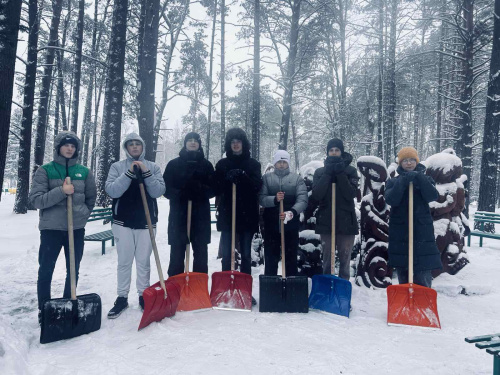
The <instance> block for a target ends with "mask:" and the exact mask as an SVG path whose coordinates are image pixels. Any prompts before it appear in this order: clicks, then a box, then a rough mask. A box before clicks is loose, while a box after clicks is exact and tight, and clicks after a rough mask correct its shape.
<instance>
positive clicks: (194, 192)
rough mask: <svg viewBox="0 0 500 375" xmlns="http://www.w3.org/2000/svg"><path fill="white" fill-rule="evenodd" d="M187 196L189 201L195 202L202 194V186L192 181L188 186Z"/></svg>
mask: <svg viewBox="0 0 500 375" xmlns="http://www.w3.org/2000/svg"><path fill="white" fill-rule="evenodd" d="M185 189H186V196H187V198H188V199H189V200H194V199H195V198H197V197H198V196H199V195H200V194H201V184H200V183H199V182H198V181H196V180H191V181H189V182H188V183H187V184H186V188H185Z"/></svg>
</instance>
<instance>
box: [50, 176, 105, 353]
mask: <svg viewBox="0 0 500 375" xmlns="http://www.w3.org/2000/svg"><path fill="white" fill-rule="evenodd" d="M66 182H67V183H68V184H71V179H70V178H69V177H66ZM67 211H68V245H69V265H70V266H69V270H70V280H71V299H68V298H55V299H51V300H48V301H46V302H45V303H44V304H43V307H42V320H41V328H42V330H41V332H40V344H47V343H49V342H54V341H59V340H65V339H70V338H73V337H77V336H81V335H84V334H87V333H90V332H94V331H97V330H98V329H100V328H101V315H102V303H101V297H99V296H98V295H97V294H95V293H91V294H85V295H81V296H77V295H76V268H75V242H74V237H73V196H72V195H68V198H67Z"/></svg>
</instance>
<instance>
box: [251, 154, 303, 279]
mask: <svg viewBox="0 0 500 375" xmlns="http://www.w3.org/2000/svg"><path fill="white" fill-rule="evenodd" d="M273 165H274V171H273V172H270V173H266V174H264V176H263V177H262V188H261V190H260V194H259V202H260V205H261V206H262V207H264V215H263V216H264V228H265V231H264V233H265V234H264V264H265V270H264V274H265V275H266V276H276V275H277V274H278V262H279V260H280V254H281V253H280V249H281V235H280V229H281V225H280V224H281V223H280V221H281V220H284V222H285V251H286V254H285V256H286V263H285V264H286V275H287V276H295V275H297V248H298V246H299V225H300V213H301V212H303V211H304V210H305V209H306V208H307V201H308V197H307V187H306V184H305V183H304V179H303V178H302V177H300V176H299V175H298V174H296V173H292V172H290V167H289V166H290V154H289V153H288V152H286V151H285V150H278V151H276V153H275V154H274V157H273ZM281 201H283V207H284V208H283V210H284V212H283V214H280V202H281Z"/></svg>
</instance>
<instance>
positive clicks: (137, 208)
mask: <svg viewBox="0 0 500 375" xmlns="http://www.w3.org/2000/svg"><path fill="white" fill-rule="evenodd" d="M123 149H124V150H125V154H126V155H127V157H126V159H125V160H120V161H117V162H116V163H113V164H112V165H111V168H110V169H109V174H108V178H107V180H106V185H105V190H106V193H107V194H108V195H109V196H110V197H111V198H113V205H112V209H113V227H112V229H113V235H114V236H115V240H116V250H117V254H118V270H117V279H118V288H117V293H118V298H117V299H116V301H115V305H114V307H113V308H112V309H111V310H110V311H109V313H108V318H109V319H114V318H117V317H118V316H119V315H120V314H121V313H122V312H123V311H124V310H125V309H126V308H127V307H128V293H129V291H130V281H131V276H132V263H133V262H134V258H135V264H136V269H137V280H136V285H137V293H138V294H139V305H140V306H141V308H142V309H144V299H143V298H142V292H143V291H144V289H146V288H147V287H148V286H149V276H150V269H151V268H150V261H149V260H150V257H151V251H152V249H153V247H152V244H151V238H150V235H149V229H148V225H147V222H146V216H145V213H144V206H143V203H142V198H141V192H140V190H139V182H138V180H137V178H136V172H135V171H134V170H137V171H138V172H137V173H142V177H143V178H144V185H145V186H144V187H145V190H146V199H147V203H148V208H149V213H150V215H151V223H152V224H153V227H154V228H156V223H157V222H158V206H157V204H156V198H158V197H161V196H162V194H163V193H164V192H165V183H164V182H163V177H162V175H161V170H160V167H159V166H158V165H156V164H155V163H154V162H152V161H149V160H146V159H144V154H145V153H146V148H145V145H144V141H143V140H142V138H141V137H140V136H139V135H138V134H136V133H130V134H129V135H127V136H126V138H125V140H124V141H123Z"/></svg>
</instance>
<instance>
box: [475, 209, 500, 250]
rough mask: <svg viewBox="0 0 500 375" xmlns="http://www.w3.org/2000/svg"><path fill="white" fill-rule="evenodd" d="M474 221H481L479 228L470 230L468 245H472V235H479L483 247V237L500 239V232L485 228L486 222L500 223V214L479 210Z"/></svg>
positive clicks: (480, 244) (480, 245)
mask: <svg viewBox="0 0 500 375" xmlns="http://www.w3.org/2000/svg"><path fill="white" fill-rule="evenodd" d="M474 222H476V223H479V225H480V226H479V230H473V231H471V232H470V234H469V237H468V240H467V246H470V238H471V236H477V237H479V247H483V238H493V239H496V240H500V234H498V233H491V232H486V231H485V230H484V224H485V223H486V224H487V223H491V224H493V225H495V224H500V214H497V213H494V212H486V211H477V212H476V213H475V214H474Z"/></svg>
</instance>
